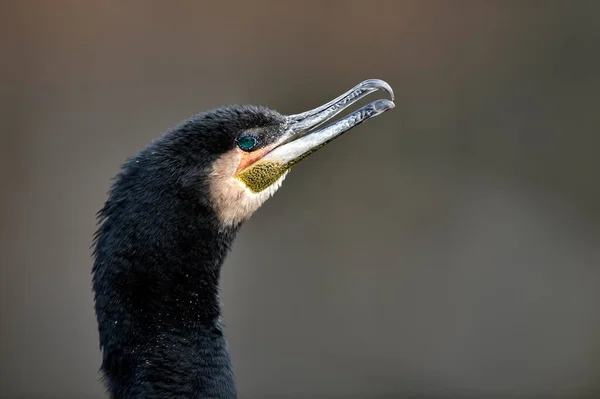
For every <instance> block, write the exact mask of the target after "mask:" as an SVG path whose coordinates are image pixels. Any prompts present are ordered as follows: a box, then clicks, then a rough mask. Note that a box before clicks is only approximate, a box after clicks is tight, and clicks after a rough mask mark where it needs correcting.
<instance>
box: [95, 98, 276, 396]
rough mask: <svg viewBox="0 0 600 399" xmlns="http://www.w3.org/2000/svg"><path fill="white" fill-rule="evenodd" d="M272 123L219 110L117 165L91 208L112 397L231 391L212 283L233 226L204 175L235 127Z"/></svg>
mask: <svg viewBox="0 0 600 399" xmlns="http://www.w3.org/2000/svg"><path fill="white" fill-rule="evenodd" d="M282 123H283V118H282V117H281V116H280V115H279V114H278V113H277V112H275V111H271V110H269V109H267V108H262V107H254V106H232V107H226V108H220V109H217V110H213V111H209V112H206V113H202V114H198V115H196V116H194V117H192V118H190V119H189V120H187V121H185V122H183V123H182V124H180V125H179V126H176V127H175V128H173V129H171V130H170V131H169V132H167V133H166V134H165V135H164V136H162V137H161V138H159V139H158V140H156V141H155V142H153V143H151V144H150V145H149V146H148V147H147V148H145V149H144V150H143V151H141V152H140V153H138V154H137V155H136V156H135V157H133V158H131V159H129V160H128V161H127V162H126V163H125V164H124V165H123V168H122V171H121V173H120V174H119V175H118V176H117V177H116V180H115V183H114V185H113V187H112V189H111V191H110V194H109V198H108V200H107V201H106V203H105V205H104V207H103V208H102V209H101V210H100V212H99V213H98V217H99V220H100V222H101V225H100V227H99V229H98V231H97V232H96V235H95V248H94V257H95V261H94V266H93V270H92V273H93V287H94V293H95V308H96V314H97V319H98V329H99V334H100V346H101V348H102V352H103V361H102V367H101V370H102V372H103V374H104V379H105V382H106V385H107V389H108V391H109V393H110V395H111V397H112V398H114V399H117V398H118V399H122V398H127V399H132V398H145V399H152V398H175V397H177V398H235V397H236V389H235V383H234V375H233V371H232V366H231V363H230V360H229V354H228V350H227V345H226V341H225V338H224V335H223V331H222V329H221V326H220V324H219V317H220V305H219V298H218V291H219V288H218V286H219V285H218V283H219V274H220V269H221V265H222V264H223V261H224V259H225V256H226V255H227V253H228V251H229V249H230V247H231V244H232V242H233V239H234V237H235V234H236V232H237V230H238V228H239V226H223V225H221V223H220V221H219V219H218V218H217V216H216V213H215V211H214V209H213V205H212V204H211V203H210V200H209V198H210V197H209V193H208V190H209V187H208V184H207V181H206V178H207V175H208V173H209V171H210V167H211V165H212V163H213V162H214V161H215V160H216V159H217V157H218V156H219V155H221V154H223V153H225V152H227V151H228V150H231V149H232V148H233V146H234V145H235V139H236V137H237V136H238V135H239V134H240V133H242V132H243V131H245V130H247V129H255V128H265V129H264V131H266V132H268V131H273V127H277V126H279V125H281V124H282Z"/></svg>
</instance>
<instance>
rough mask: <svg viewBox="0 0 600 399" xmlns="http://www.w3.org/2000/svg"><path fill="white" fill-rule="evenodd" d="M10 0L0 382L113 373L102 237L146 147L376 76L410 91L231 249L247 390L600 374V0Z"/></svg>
mask: <svg viewBox="0 0 600 399" xmlns="http://www.w3.org/2000/svg"><path fill="white" fill-rule="evenodd" d="M1 7H2V12H1V13H0V15H1V17H0V18H1V20H2V24H1V27H0V29H1V31H2V35H1V36H2V37H1V38H0V42H1V43H2V53H1V54H2V62H1V66H0V68H1V75H0V76H1V79H2V82H1V90H0V92H1V93H2V98H1V101H2V103H1V106H0V112H1V113H2V114H1V115H2V131H1V133H0V134H1V135H2V140H1V144H0V156H1V157H0V181H1V190H2V195H1V196H0V212H1V214H0V217H1V219H0V223H1V224H0V261H1V268H0V312H1V313H0V315H1V324H0V397H3V398H4V397H6V398H18V397H20V398H65V399H70V398H73V399H74V398H102V397H106V396H105V394H104V389H103V386H102V385H101V383H100V382H99V381H98V379H99V375H98V368H99V366H100V352H99V349H98V336H97V331H96V320H95V316H94V313H93V297H92V292H91V283H90V269H91V263H92V262H91V258H90V253H91V251H90V245H91V242H92V234H93V232H94V230H95V212H96V211H97V210H98V209H99V208H100V207H101V206H102V204H103V202H104V201H105V199H106V192H107V190H108V188H109V185H110V179H111V177H112V176H113V175H114V174H115V173H117V171H118V168H119V165H120V164H121V163H122V162H123V161H124V160H125V159H126V158H127V157H128V156H130V155H133V154H135V152H136V151H138V150H139V149H141V148H142V147H143V146H145V145H146V144H147V143H148V142H149V141H150V140H152V139H153V138H155V137H157V136H158V135H160V134H162V132H164V131H165V130H166V129H167V128H168V127H170V126H171V125H173V124H175V123H177V122H179V121H180V120H182V119H184V118H187V117H188V116H190V115H191V114H193V113H195V112H199V111H202V110H205V109H207V108H213V107H216V106H220V105H225V104H230V103H253V104H263V105H267V106H270V107H273V108H275V109H277V110H279V111H281V112H284V113H296V112H300V111H303V110H305V109H308V108H312V107H314V106H317V105H320V104H322V103H324V102H326V101H328V100H329V99H331V98H333V97H334V96H337V95H338V94H340V93H342V92H343V91H345V90H347V89H349V88H350V87H352V86H354V85H355V84H356V83H358V82H360V81H362V80H364V79H367V78H381V79H384V80H386V81H388V82H389V83H390V84H391V85H392V86H393V87H394V88H395V91H396V95H397V101H396V104H397V106H396V109H395V110H394V111H392V112H389V113H387V114H385V115H384V116H382V117H379V118H377V119H375V120H372V121H369V122H368V123H367V124H364V125H361V126H360V127H359V128H356V129H355V130H353V131H352V132H351V133H349V134H347V135H345V136H344V137H343V138H341V139H339V140H337V141H336V142H335V143H334V144H332V145H330V146H328V147H326V148H324V149H323V150H321V151H319V152H318V153H316V154H314V155H313V156H311V157H310V158H309V159H308V160H306V161H305V162H303V163H302V164H301V165H300V166H298V167H296V168H295V169H294V170H293V171H292V173H291V174H290V175H289V177H288V178H287V179H286V182H285V184H284V185H283V188H282V189H281V190H280V191H279V192H278V193H277V195H276V196H275V197H274V198H272V199H271V200H270V201H269V202H268V203H267V204H266V205H265V206H264V207H263V208H262V209H260V210H259V211H258V212H257V213H256V214H255V215H254V217H253V218H252V219H251V220H250V221H249V222H248V223H247V224H246V225H245V226H244V227H243V229H242V230H241V232H240V234H239V236H238V239H237V241H236V243H235V246H234V248H233V251H232V253H231V255H230V256H229V258H228V259H227V261H226V264H225V266H224V271H223V280H222V288H223V290H222V299H223V302H224V322H225V324H226V326H227V334H228V339H229V342H230V346H231V350H232V357H233V362H234V366H235V370H236V373H237V375H238V385H239V390H240V394H241V397H242V398H267V397H278V398H334V397H335V398H338V397H356V398H377V397H390V398H391V397H409V396H410V397H438V398H460V397H473V398H483V397H503V398H508V397H523V398H532V397H565V398H566V397H568V398H573V399H574V398H579V397H582V398H583V397H590V398H591V397H600V309H599V305H600V245H599V244H600V241H599V238H600V188H599V177H600V158H599V157H598V150H599V145H600V98H599V97H600V96H599V92H600V62H599V57H598V54H599V49H600V45H599V43H600V40H599V39H600V3H599V2H594V1H541V0H540V1H441V0H440V1H435V0H427V1H418V0H415V1H373V2H366V1H343V2H342V1H331V2H325V1H323V2H316V1H304V2H283V1H281V2H279V1H277V2H276V1H255V2H223V3H221V4H219V2H216V1H211V2H202V1H172V2H167V1H162V2H161V1H137V0H134V1H127V2H122V1H117V0H105V1H66V0H64V1H63V0H57V1H49V0H48V1H42V0H37V1H35V0H31V1H21V2H19V1H16V0H14V1H8V2H3V3H2V6H1ZM373 98H374V97H369V101H370V100H372V99H373ZM596 395H598V396H596Z"/></svg>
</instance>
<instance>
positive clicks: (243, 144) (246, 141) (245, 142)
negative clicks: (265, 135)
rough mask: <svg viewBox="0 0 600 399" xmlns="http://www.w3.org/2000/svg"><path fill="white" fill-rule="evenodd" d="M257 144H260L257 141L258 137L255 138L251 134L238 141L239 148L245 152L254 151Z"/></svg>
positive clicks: (241, 137)
mask: <svg viewBox="0 0 600 399" xmlns="http://www.w3.org/2000/svg"><path fill="white" fill-rule="evenodd" d="M257 144H258V140H257V139H256V137H254V136H252V135H250V134H246V135H243V136H240V137H239V138H238V139H237V145H238V147H240V148H241V149H242V150H244V151H252V149H253V148H254V147H256V145H257Z"/></svg>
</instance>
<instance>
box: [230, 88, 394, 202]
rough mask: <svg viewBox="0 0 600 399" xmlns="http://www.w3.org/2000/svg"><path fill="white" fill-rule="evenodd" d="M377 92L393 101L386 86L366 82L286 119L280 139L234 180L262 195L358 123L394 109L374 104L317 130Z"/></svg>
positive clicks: (385, 102) (387, 103)
mask: <svg viewBox="0 0 600 399" xmlns="http://www.w3.org/2000/svg"><path fill="white" fill-rule="evenodd" d="M378 90H382V91H385V92H387V93H388V94H389V95H390V97H391V99H392V100H394V92H393V90H392V88H391V87H390V85H389V84H387V83H386V82H384V81H383V80H379V79H369V80H365V81H364V82H362V83H360V84H358V85H357V86H355V87H354V88H352V89H350V90H349V91H347V92H346V93H344V94H342V95H341V96H339V97H337V98H335V99H334V100H332V101H330V102H328V103H327V104H324V105H322V106H320V107H318V108H315V109H312V110H310V111H306V112H303V113H301V114H296V115H290V116H288V117H287V118H286V119H287V122H286V127H285V132H284V133H283V134H282V136H281V138H280V139H279V140H277V142H276V143H274V144H273V146H272V147H271V148H270V149H269V151H268V152H266V153H265V154H264V155H263V156H262V157H260V158H259V159H257V160H256V161H255V162H253V163H252V164H250V165H248V166H247V167H246V168H244V169H243V170H241V171H239V173H238V174H237V178H238V179H240V180H242V181H243V182H244V183H246V185H247V186H248V187H249V188H251V189H252V190H253V191H256V192H257V191H262V190H263V189H264V188H266V187H267V186H268V185H270V184H272V183H273V182H274V181H275V180H277V179H278V178H279V177H281V176H282V175H283V174H284V173H285V172H287V171H288V170H289V169H290V168H291V167H292V166H293V165H295V164H296V163H298V162H300V161H301V160H302V159H304V158H306V157H307V156H308V155H310V154H311V153H313V152H315V151H317V150H318V149H320V148H322V147H323V146H325V145H326V144H328V143H329V142H331V141H332V140H334V139H335V138H337V137H339V136H341V135H342V134H343V133H345V132H347V131H349V130H350V129H352V128H353V127H355V126H357V125H359V124H360V123H362V122H364V121H366V120H368V119H371V118H374V117H376V116H378V115H381V114H382V113H384V112H386V111H389V110H390V109H392V108H394V103H393V102H392V101H390V100H387V99H380V100H376V101H374V102H372V103H370V104H368V105H365V106H364V107H362V108H360V109H358V110H356V111H354V112H352V113H351V114H349V115H347V116H345V117H344V118H341V119H339V120H337V121H336V122H334V123H332V124H329V125H326V126H324V127H321V126H322V125H323V124H324V123H325V122H327V121H329V120H331V119H332V118H333V117H334V116H335V115H337V114H339V113H340V112H342V111H343V110H344V109H346V108H348V107H349V106H350V105H352V104H354V103H355V102H357V101H359V100H360V99H362V98H363V97H365V96H367V95H369V94H371V93H373V92H376V91H378Z"/></svg>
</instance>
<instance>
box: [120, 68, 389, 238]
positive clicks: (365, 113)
mask: <svg viewBox="0 0 600 399" xmlns="http://www.w3.org/2000/svg"><path fill="white" fill-rule="evenodd" d="M378 90H383V91H385V92H387V93H388V94H389V95H390V97H391V98H392V100H393V98H394V94H393V91H392V88H391V87H390V86H389V85H388V84H387V83H386V82H384V81H382V80H378V79H370V80H366V81H364V82H362V83H360V84H358V85H357V86H355V87H354V88H352V89H351V90H349V91H347V92H346V93H344V94H342V95H341V96H339V97H337V98H335V99H333V100H331V101H330V102H328V103H326V104H324V105H322V106H320V107H317V108H314V109H312V110H309V111H306V112H302V113H299V114H295V115H282V114H280V113H279V112H277V111H274V110H272V109H269V108H266V107H262V106H253V105H235V106H227V107H221V108H217V109H214V110H210V111H207V112H203V113H199V114H196V115H195V116H193V117H192V118H190V119H188V120H187V121H185V122H183V123H182V124H180V125H179V126H176V127H175V128H174V129H172V130H171V131H169V132H168V133H167V134H165V135H164V136H163V137H162V138H161V139H159V140H158V141H156V142H154V143H153V145H151V146H150V147H149V148H147V149H146V151H143V152H142V153H141V154H140V155H138V157H137V159H136V161H135V163H133V167H134V168H141V169H142V170H143V171H144V173H145V174H146V177H147V179H145V181H144V180H139V179H138V180H137V183H138V184H140V185H142V186H144V187H145V190H144V192H147V191H148V183H150V184H155V182H156V181H157V180H160V178H158V176H159V173H158V170H159V169H162V170H163V171H164V172H165V173H163V174H162V178H164V179H167V180H172V181H173V180H176V181H177V182H179V183H181V182H183V184H185V185H187V186H191V187H192V188H194V187H195V188H196V192H197V191H198V190H197V187H198V185H201V186H202V190H201V192H202V195H201V197H202V198H201V200H204V201H208V202H209V205H210V206H211V207H212V209H213V210H214V211H215V213H216V215H217V217H218V219H219V224H220V225H221V226H225V227H231V226H238V225H239V224H240V223H242V222H244V221H245V220H247V219H248V218H249V217H250V216H251V215H252V214H253V213H254V212H255V211H256V210H257V209H258V208H259V207H260V206H261V205H262V204H263V203H264V202H265V201H266V200H267V199H268V198H269V197H270V196H272V195H273V193H275V191H277V189H278V188H279V187H280V186H281V183H282V181H283V179H284V178H285V176H286V174H287V173H288V172H289V170H290V169H291V168H292V167H293V166H294V165H296V164H297V163H298V162H300V161H301V160H303V159H304V158H306V157H307V156H308V155H310V154H311V153H314V152H315V151H317V150H318V149H320V148H322V147H323V146H325V145H326V144H327V143H329V142H331V141H332V140H334V139H335V138H337V137H340V136H341V135H342V134H343V133H345V132H347V131H348V130H350V129H352V128H353V127H355V126H357V125H358V124H360V123H362V122H364V121H366V120H368V119H370V118H373V117H375V116H377V115H380V114H382V113H383V112H385V111H388V110H390V109H392V108H393V107H394V103H393V102H392V101H390V100H387V99H379V100H376V101H374V102H371V103H370V104H368V105H365V106H363V107H362V108H360V109H358V110H356V111H354V112H352V113H350V114H348V115H347V116H345V117H343V118H340V119H338V120H336V121H334V122H332V121H331V120H332V118H333V117H334V116H336V115H337V114H339V113H340V112H342V111H344V110H345V109H346V108H348V107H349V106H350V105H352V104H353V103H355V102H357V101H359V100H360V99H362V98H363V97H365V96H367V95H369V94H370V93H373V92H376V91H378ZM327 122H332V123H329V124H328V123H327ZM146 161H148V162H149V163H148V162H146ZM140 162H141V163H140ZM157 162H158V165H157ZM130 165H132V164H131V163H130ZM163 183H164V182H163ZM156 189H157V187H156V186H154V191H156ZM159 191H160V189H159ZM163 191H165V192H173V191H174V190H173V185H171V186H169V187H165V190H163Z"/></svg>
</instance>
